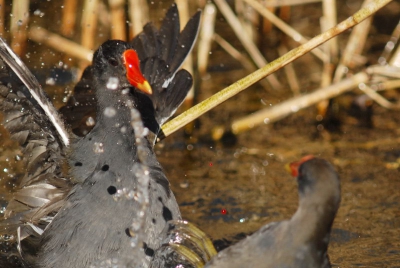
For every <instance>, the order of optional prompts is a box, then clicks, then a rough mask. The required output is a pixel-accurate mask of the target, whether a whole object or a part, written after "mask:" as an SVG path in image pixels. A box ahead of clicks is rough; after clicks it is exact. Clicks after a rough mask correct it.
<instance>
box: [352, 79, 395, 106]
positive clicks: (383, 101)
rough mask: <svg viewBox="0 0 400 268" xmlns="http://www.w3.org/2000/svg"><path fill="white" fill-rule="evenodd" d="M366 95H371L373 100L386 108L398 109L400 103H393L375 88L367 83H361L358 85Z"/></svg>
mask: <svg viewBox="0 0 400 268" xmlns="http://www.w3.org/2000/svg"><path fill="white" fill-rule="evenodd" d="M358 88H359V89H360V90H361V91H362V92H363V93H364V94H365V95H367V96H368V97H370V98H371V99H372V100H374V101H375V102H376V103H378V104H379V105H380V106H382V107H384V108H386V109H398V108H399V105H396V104H393V103H391V102H390V101H388V100H387V99H385V98H384V97H382V96H381V95H380V94H379V93H377V92H376V91H375V90H373V89H372V88H370V87H369V86H367V85H366V84H360V85H359V87H358Z"/></svg>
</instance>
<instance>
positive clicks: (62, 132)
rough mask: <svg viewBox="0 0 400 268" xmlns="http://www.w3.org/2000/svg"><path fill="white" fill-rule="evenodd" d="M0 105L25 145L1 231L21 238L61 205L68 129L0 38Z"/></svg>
mask: <svg viewBox="0 0 400 268" xmlns="http://www.w3.org/2000/svg"><path fill="white" fill-rule="evenodd" d="M0 57H1V59H2V60H0V110H1V111H2V112H3V113H4V122H3V126H4V127H5V128H6V129H7V130H8V131H9V132H10V135H11V138H12V139H14V140H15V141H17V142H18V143H19V145H20V146H21V147H22V150H23V158H24V161H25V163H26V165H25V166H26V170H25V171H24V174H25V175H24V177H23V178H22V180H21V182H20V184H19V186H18V187H17V189H16V191H15V193H14V194H13V197H12V200H11V201H10V202H9V203H8V206H7V208H6V211H5V214H4V218H5V219H4V220H2V221H0V234H9V235H10V234H11V235H14V236H15V237H17V236H16V234H17V230H18V238H19V240H21V239H23V238H24V237H26V236H27V235H29V234H30V233H32V231H34V232H36V233H39V234H40V232H41V230H43V229H44V228H45V227H46V226H47V224H48V223H49V222H50V221H51V219H52V217H53V216H54V214H55V213H57V211H58V209H59V208H60V207H61V204H62V200H63V198H64V196H65V195H66V194H67V193H68V192H69V190H70V189H71V186H72V185H71V182H70V181H69V180H68V179H67V178H66V177H65V176H64V173H63V164H64V156H65V153H66V150H67V147H68V144H69V140H70V138H71V137H70V134H69V133H68V131H67V130H66V129H65V127H64V124H63V121H62V120H61V119H60V117H59V114H58V113H57V111H56V109H55V108H54V106H53V105H52V103H51V102H50V101H49V99H48V98H47V96H46V95H45V93H44V92H43V91H42V89H41V87H40V85H39V83H38V82H37V80H36V78H35V77H34V76H33V74H32V73H31V72H30V71H29V69H28V68H27V67H26V66H25V65H24V63H23V62H22V61H21V60H20V59H19V58H18V57H17V56H16V55H15V54H14V52H13V51H12V50H11V49H10V48H9V47H8V46H7V44H6V43H5V42H4V41H3V40H2V39H0Z"/></svg>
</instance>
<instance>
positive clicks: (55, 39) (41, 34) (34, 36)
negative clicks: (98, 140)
mask: <svg viewBox="0 0 400 268" xmlns="http://www.w3.org/2000/svg"><path fill="white" fill-rule="evenodd" d="M28 37H29V39H31V40H33V41H35V42H37V43H42V44H45V45H47V46H49V47H51V48H53V49H54V50H57V51H60V52H63V53H65V54H68V55H70V56H72V57H75V58H77V59H80V60H82V61H85V62H86V63H90V62H91V61H92V57H93V52H92V50H90V49H88V48H85V47H83V46H81V45H79V44H77V43H75V42H72V41H70V40H68V39H66V38H63V37H62V36H60V35H57V34H54V33H51V32H49V31H47V30H45V29H43V28H40V27H31V28H30V29H29V32H28Z"/></svg>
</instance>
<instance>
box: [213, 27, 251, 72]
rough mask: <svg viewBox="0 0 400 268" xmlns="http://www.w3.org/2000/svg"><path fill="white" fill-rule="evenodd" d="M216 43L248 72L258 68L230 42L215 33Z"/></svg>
mask: <svg viewBox="0 0 400 268" xmlns="http://www.w3.org/2000/svg"><path fill="white" fill-rule="evenodd" d="M213 38H214V40H215V42H216V43H217V44H218V45H219V46H220V47H221V48H222V49H223V50H225V51H226V52H227V53H228V54H229V55H231V57H232V58H234V59H235V60H237V61H238V62H240V63H241V64H242V65H243V66H244V68H246V69H247V70H251V71H255V70H256V68H255V67H254V64H253V63H252V62H251V61H250V60H249V59H248V58H247V57H246V55H244V54H242V53H241V52H240V51H238V50H237V49H236V48H235V47H234V46H232V45H231V44H230V43H229V42H228V41H226V40H225V39H224V38H222V37H221V36H220V35H219V34H217V33H215V34H214V36H213Z"/></svg>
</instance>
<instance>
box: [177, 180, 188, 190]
mask: <svg viewBox="0 0 400 268" xmlns="http://www.w3.org/2000/svg"><path fill="white" fill-rule="evenodd" d="M179 186H180V187H181V188H182V189H187V188H188V187H189V182H188V181H187V180H184V181H182V182H180V183H179Z"/></svg>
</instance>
